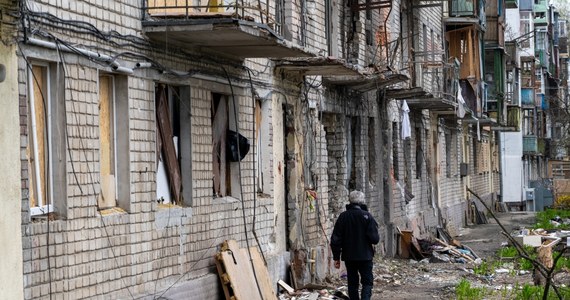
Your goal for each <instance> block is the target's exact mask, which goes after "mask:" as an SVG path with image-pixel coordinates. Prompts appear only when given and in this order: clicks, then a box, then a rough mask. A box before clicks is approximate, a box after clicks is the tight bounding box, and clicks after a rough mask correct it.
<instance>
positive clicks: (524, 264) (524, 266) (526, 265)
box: [519, 254, 536, 271]
mask: <svg viewBox="0 0 570 300" xmlns="http://www.w3.org/2000/svg"><path fill="white" fill-rule="evenodd" d="M530 257H531V258H534V259H536V254H531V255H530ZM519 267H520V268H521V270H527V271H530V270H532V269H533V268H534V267H533V266H532V263H531V262H530V260H528V259H524V258H522V257H521V258H519Z"/></svg>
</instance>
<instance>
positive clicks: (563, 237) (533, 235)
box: [511, 216, 570, 247]
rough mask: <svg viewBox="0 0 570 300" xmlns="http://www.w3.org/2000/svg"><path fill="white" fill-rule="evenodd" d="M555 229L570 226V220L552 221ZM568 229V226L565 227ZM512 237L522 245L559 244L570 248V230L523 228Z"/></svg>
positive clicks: (554, 219)
mask: <svg viewBox="0 0 570 300" xmlns="http://www.w3.org/2000/svg"><path fill="white" fill-rule="evenodd" d="M550 224H552V225H553V226H554V227H559V226H561V225H570V219H568V218H567V219H562V218H560V217H558V216H556V217H555V218H553V219H551V220H550ZM564 227H567V226H564ZM511 236H512V237H513V238H514V239H515V240H516V241H517V242H518V243H519V244H521V245H525V246H532V247H540V246H549V247H550V246H554V245H557V244H560V245H566V246H570V240H569V239H568V237H570V230H563V229H541V228H538V229H527V228H524V227H521V228H520V229H518V230H515V231H514V232H512V233H511Z"/></svg>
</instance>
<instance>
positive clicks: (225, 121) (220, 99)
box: [212, 93, 231, 197]
mask: <svg viewBox="0 0 570 300" xmlns="http://www.w3.org/2000/svg"><path fill="white" fill-rule="evenodd" d="M228 102H229V101H228V97H227V96H225V95H221V94H218V93H212V162H213V167H212V171H213V172H214V178H213V182H214V186H213V193H214V197H224V196H229V195H231V169H230V162H229V160H228V153H227V132H228V130H229V115H230V114H229V103H228Z"/></svg>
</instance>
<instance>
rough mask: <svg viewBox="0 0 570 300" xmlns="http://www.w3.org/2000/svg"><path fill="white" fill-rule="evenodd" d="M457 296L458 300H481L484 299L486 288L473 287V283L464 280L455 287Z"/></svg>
mask: <svg viewBox="0 0 570 300" xmlns="http://www.w3.org/2000/svg"><path fill="white" fill-rule="evenodd" d="M455 294H456V295H457V299H458V300H479V299H483V297H484V296H485V294H486V290H485V289H484V288H477V287H472V286H471V282H469V281H468V280H466V279H465V278H463V279H461V281H459V283H458V284H457V286H456V287H455Z"/></svg>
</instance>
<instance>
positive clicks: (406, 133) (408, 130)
mask: <svg viewBox="0 0 570 300" xmlns="http://www.w3.org/2000/svg"><path fill="white" fill-rule="evenodd" d="M409 114H410V108H409V107H408V103H406V100H404V102H403V103H402V139H403V140H405V139H406V138H409V137H411V136H412V126H411V125H410V116H409Z"/></svg>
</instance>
